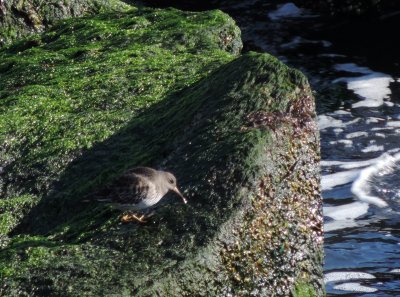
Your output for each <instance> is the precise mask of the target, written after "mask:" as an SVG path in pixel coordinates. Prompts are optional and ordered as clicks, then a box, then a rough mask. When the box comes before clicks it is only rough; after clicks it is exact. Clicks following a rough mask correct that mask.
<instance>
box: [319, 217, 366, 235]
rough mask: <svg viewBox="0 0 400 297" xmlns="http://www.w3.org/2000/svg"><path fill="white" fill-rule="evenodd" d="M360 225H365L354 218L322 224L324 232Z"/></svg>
mask: <svg viewBox="0 0 400 297" xmlns="http://www.w3.org/2000/svg"><path fill="white" fill-rule="evenodd" d="M361 225H365V223H362V222H360V221H355V220H343V221H332V222H329V223H325V224H324V232H325V233H327V232H331V231H335V230H341V229H346V228H353V227H358V226H361Z"/></svg>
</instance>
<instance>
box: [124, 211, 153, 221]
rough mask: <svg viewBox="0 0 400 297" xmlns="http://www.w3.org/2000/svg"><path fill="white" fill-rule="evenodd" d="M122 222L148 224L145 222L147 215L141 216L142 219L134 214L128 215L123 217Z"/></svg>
mask: <svg viewBox="0 0 400 297" xmlns="http://www.w3.org/2000/svg"><path fill="white" fill-rule="evenodd" d="M121 221H122V222H124V223H128V222H140V223H146V222H147V221H146V220H145V215H141V216H140V217H139V216H137V215H136V214H133V213H128V214H125V215H123V216H122V217H121Z"/></svg>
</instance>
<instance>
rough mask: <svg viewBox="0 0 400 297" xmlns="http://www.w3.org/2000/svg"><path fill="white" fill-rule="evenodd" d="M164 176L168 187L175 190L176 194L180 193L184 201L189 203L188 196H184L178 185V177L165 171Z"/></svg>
mask: <svg viewBox="0 0 400 297" xmlns="http://www.w3.org/2000/svg"><path fill="white" fill-rule="evenodd" d="M164 178H165V181H166V183H167V188H168V189H169V190H171V191H174V192H175V193H176V194H178V195H179V197H181V198H182V200H183V202H184V203H187V200H186V198H185V197H183V195H182V193H181V192H180V191H179V189H178V185H177V183H176V177H175V176H174V175H173V174H172V173H170V172H165V173H164Z"/></svg>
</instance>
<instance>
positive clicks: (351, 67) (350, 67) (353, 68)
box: [333, 63, 373, 74]
mask: <svg viewBox="0 0 400 297" xmlns="http://www.w3.org/2000/svg"><path fill="white" fill-rule="evenodd" d="M333 68H335V70H337V71H346V72H351V73H363V74H370V73H373V71H372V70H371V69H369V68H367V67H360V66H358V65H356V64H354V63H344V64H336V65H335V66H334V67H333Z"/></svg>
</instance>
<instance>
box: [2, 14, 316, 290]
mask: <svg viewBox="0 0 400 297" xmlns="http://www.w3.org/2000/svg"><path fill="white" fill-rule="evenodd" d="M240 46H241V41H240V32H239V30H238V28H237V27H236V26H235V24H234V22H233V21H232V20H231V19H230V18H229V17H228V16H227V15H225V14H223V13H221V12H219V11H212V12H205V13H189V12H180V11H177V10H173V9H167V10H153V9H144V8H143V9H132V10H130V11H128V12H118V13H106V14H101V15H98V16H96V17H85V18H80V19H75V20H68V21H63V22H62V23H59V24H58V25H56V26H55V27H53V28H52V29H51V30H50V31H48V32H46V33H45V34H43V35H33V36H31V37H29V38H28V39H25V40H23V41H20V42H18V43H16V44H14V45H13V46H10V47H7V48H3V49H2V50H0V78H1V79H0V112H1V117H0V127H1V130H0V131H1V135H0V143H1V152H0V153H1V155H0V158H1V164H4V165H2V168H1V175H0V178H1V180H0V182H1V183H0V186H1V194H2V200H1V203H0V212H1V218H2V219H1V220H0V224H1V225H0V231H1V234H0V245H1V248H2V250H1V251H0V278H1V279H2V282H1V285H0V295H1V296H3V295H4V296H228V295H229V294H232V295H234V296H247V295H249V294H250V293H252V294H255V295H256V296H288V295H289V294H293V295H294V296H302V295H304V294H303V293H301V292H307V294H308V295H310V296H312V295H313V294H314V293H315V295H316V296H320V295H322V284H321V278H322V272H321V261H322V260H321V255H322V234H321V228H322V226H321V224H322V217H321V200H320V195H319V181H318V176H319V170H318V168H319V166H318V161H319V142H318V134H317V129H316V126H315V123H314V102H313V98H312V96H311V91H310V88H309V86H308V83H307V81H306V79H305V77H304V76H303V75H302V74H301V73H300V72H298V71H296V70H294V69H291V68H289V67H287V66H285V65H284V64H282V63H281V62H279V61H278V60H277V59H275V58H274V57H272V56H270V55H268V54H257V53H248V54H246V55H243V56H240V57H238V53H239V50H240ZM16 78H18V79H16ZM138 165H147V166H152V167H158V168H165V169H168V170H170V171H172V172H174V173H175V175H176V176H177V178H178V183H179V185H180V188H181V189H182V190H183V192H184V193H185V195H186V196H187V198H188V200H189V203H188V204H187V205H183V204H182V203H181V201H179V199H178V198H176V197H174V196H173V195H171V196H168V197H167V198H165V199H164V203H163V205H160V207H159V208H158V209H157V211H156V214H155V215H154V216H153V217H152V218H151V220H150V221H149V222H148V223H147V224H143V225H139V224H135V223H129V224H123V223H121V222H120V219H119V216H120V212H118V211H115V210H113V209H111V208H110V207H108V206H107V205H105V204H102V203H99V202H97V201H95V199H93V196H94V197H95V196H96V193H97V192H98V191H99V189H101V188H102V187H104V186H105V185H107V184H108V183H109V182H111V181H112V180H113V178H115V177H116V176H118V175H119V174H121V173H122V172H124V171H125V170H126V169H127V168H130V167H134V166H138ZM4 217H7V220H5V219H3V218H4ZM299 292H300V293H299ZM296 294H297V295H296ZM308 295H307V296H308Z"/></svg>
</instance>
